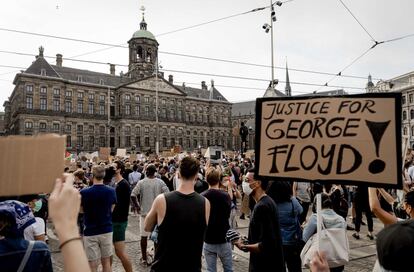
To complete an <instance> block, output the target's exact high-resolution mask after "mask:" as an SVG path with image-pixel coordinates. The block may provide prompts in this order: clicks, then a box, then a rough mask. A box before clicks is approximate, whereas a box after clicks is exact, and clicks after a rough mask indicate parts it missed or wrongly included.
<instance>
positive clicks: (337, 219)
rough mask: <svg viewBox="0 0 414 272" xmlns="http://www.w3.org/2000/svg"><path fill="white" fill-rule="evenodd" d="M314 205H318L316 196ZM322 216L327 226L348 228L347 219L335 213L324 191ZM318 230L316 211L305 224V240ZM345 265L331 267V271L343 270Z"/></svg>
mask: <svg viewBox="0 0 414 272" xmlns="http://www.w3.org/2000/svg"><path fill="white" fill-rule="evenodd" d="M313 205H314V206H315V207H316V198H315V199H314V202H313ZM321 217H322V223H323V225H324V227H325V228H327V229H330V228H343V229H346V222H345V219H344V218H343V217H342V216H340V215H338V214H337V213H335V211H334V210H333V209H332V201H331V198H330V197H329V195H328V194H325V193H322V195H321ZM316 232H317V217H316V212H314V213H313V214H312V215H311V216H310V218H309V220H308V222H307V224H306V225H305V227H304V229H303V241H304V242H307V241H308V240H309V239H310V238H311V236H312V235H314V234H315V233H316ZM343 270H344V266H339V267H335V268H330V271H331V272H339V271H343Z"/></svg>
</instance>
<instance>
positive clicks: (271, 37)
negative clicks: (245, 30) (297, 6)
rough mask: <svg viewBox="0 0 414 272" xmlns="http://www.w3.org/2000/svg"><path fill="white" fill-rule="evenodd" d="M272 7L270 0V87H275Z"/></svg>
mask: <svg viewBox="0 0 414 272" xmlns="http://www.w3.org/2000/svg"><path fill="white" fill-rule="evenodd" d="M272 9H273V3H272V0H270V31H271V32H270V51H271V58H272V65H271V66H272V83H271V86H272V89H273V90H274V89H275V86H274V80H275V72H274V69H273V67H274V61H273V19H272Z"/></svg>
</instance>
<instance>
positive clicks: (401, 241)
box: [376, 220, 414, 272]
mask: <svg viewBox="0 0 414 272" xmlns="http://www.w3.org/2000/svg"><path fill="white" fill-rule="evenodd" d="M413 252H414V220H406V221H402V222H398V223H395V224H392V225H390V226H388V227H386V228H384V229H383V230H381V231H380V232H379V233H378V235H377V256H378V263H379V265H380V269H379V271H399V272H409V271H413V261H412V255H413ZM376 265H378V264H376Z"/></svg>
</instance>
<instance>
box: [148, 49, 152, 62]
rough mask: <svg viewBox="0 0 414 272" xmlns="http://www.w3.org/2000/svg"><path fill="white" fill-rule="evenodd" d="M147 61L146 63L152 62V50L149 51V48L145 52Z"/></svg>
mask: <svg viewBox="0 0 414 272" xmlns="http://www.w3.org/2000/svg"><path fill="white" fill-rule="evenodd" d="M147 61H148V62H151V61H152V50H151V48H148V50H147Z"/></svg>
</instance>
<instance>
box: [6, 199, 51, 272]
mask: <svg viewBox="0 0 414 272" xmlns="http://www.w3.org/2000/svg"><path fill="white" fill-rule="evenodd" d="M35 222H36V220H35V217H34V216H33V213H32V211H31V210H30V208H29V206H28V205H27V204H25V203H23V202H20V201H17V200H6V201H3V202H0V237H3V238H2V239H0V263H1V271H19V272H23V271H25V272H32V271H33V272H34V271H46V272H49V271H53V267H52V260H51V254H50V250H49V248H48V246H47V245H46V243H45V242H43V241H27V240H25V239H24V229H25V228H26V227H29V226H30V225H32V224H34V223H35Z"/></svg>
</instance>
